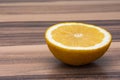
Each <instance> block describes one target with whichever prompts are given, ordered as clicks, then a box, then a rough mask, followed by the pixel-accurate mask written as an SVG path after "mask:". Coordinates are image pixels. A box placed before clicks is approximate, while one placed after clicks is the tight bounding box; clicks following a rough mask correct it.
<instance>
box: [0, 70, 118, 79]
mask: <svg viewBox="0 0 120 80" xmlns="http://www.w3.org/2000/svg"><path fill="white" fill-rule="evenodd" d="M77 78H79V79H80V78H81V79H87V80H91V79H92V80H96V79H102V80H105V79H109V80H112V79H114V80H115V79H119V78H120V76H119V73H117V74H116V73H115V72H113V73H112V75H104V74H103V75H102V74H94V75H85V74H83V75H80V74H74V75H71V74H62V75H61V74H49V75H20V76H19V75H18V76H5V77H0V79H1V80H18V79H19V80H31V79H32V80H33V79H35V80H36V79H47V80H48V79H50V80H61V79H62V80H66V79H67V80H69V79H74V80H76V79H77Z"/></svg>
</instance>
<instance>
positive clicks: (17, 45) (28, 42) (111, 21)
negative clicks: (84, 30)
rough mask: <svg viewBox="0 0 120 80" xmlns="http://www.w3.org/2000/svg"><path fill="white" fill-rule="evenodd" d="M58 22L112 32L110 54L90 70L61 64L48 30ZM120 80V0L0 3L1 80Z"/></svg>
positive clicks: (3, 0)
mask: <svg viewBox="0 0 120 80" xmlns="http://www.w3.org/2000/svg"><path fill="white" fill-rule="evenodd" d="M59 22H84V23H90V24H95V25H98V26H100V27H103V28H105V29H107V30H108V31H110V32H111V34H112V36H113V42H112V45H111V47H110V49H109V50H108V51H107V53H106V54H105V55H104V56H103V57H102V58H100V59H99V60H97V61H95V62H93V63H90V64H88V65H84V66H79V67H73V66H68V65H65V64H63V63H61V62H59V61H58V60H57V59H55V58H54V57H53V55H52V54H51V53H50V51H49V50H48V48H47V46H46V44H45V40H44V32H45V30H46V29H47V28H48V27H49V26H51V25H53V24H56V23H59ZM24 79H25V80H26V79H27V80H33V79H35V80H48V79H50V80H82V79H83V80H96V79H97V80H120V0H0V80H24Z"/></svg>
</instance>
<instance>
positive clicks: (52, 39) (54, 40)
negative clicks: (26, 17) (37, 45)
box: [45, 22, 112, 65]
mask: <svg viewBox="0 0 120 80" xmlns="http://www.w3.org/2000/svg"><path fill="white" fill-rule="evenodd" d="M45 39H46V43H47V44H48V47H49V49H50V51H51V52H52V53H53V55H54V56H55V57H56V58H57V59H59V60H61V61H62V62H64V63H66V64H70V65H84V64H88V63H90V62H92V61H95V60H96V59H98V58H100V57H101V56H102V55H103V54H104V53H105V52H106V51H107V49H108V48H109V46H110V44H111V41H112V36H111V34H110V33H109V32H108V31H106V30H105V29H103V28H100V27H97V26H95V25H90V24H84V23H74V22H68V23H59V24H56V25H53V26H51V27H50V28H48V30H47V31H46V33H45Z"/></svg>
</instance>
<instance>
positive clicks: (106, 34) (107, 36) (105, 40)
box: [45, 23, 111, 50]
mask: <svg viewBox="0 0 120 80" xmlns="http://www.w3.org/2000/svg"><path fill="white" fill-rule="evenodd" d="M65 25H66V26H67V25H76V23H61V24H58V25H54V26H52V27H50V28H49V30H48V31H47V32H46V35H45V36H46V38H47V40H48V41H49V42H51V43H52V44H55V45H56V46H59V47H62V48H66V49H73V50H90V49H97V48H100V47H103V46H104V45H106V44H108V43H109V42H110V40H111V35H110V34H109V32H107V31H106V30H104V29H102V28H99V27H96V26H94V25H88V24H83V23H77V25H80V26H86V27H91V28H96V29H98V30H99V31H100V32H101V33H103V34H104V38H103V40H102V42H101V43H99V44H96V45H94V46H90V47H71V46H67V45H63V44H61V43H59V42H57V41H55V40H54V39H53V38H52V35H51V33H52V31H53V30H55V29H57V28H58V27H61V26H65ZM75 36H76V37H81V36H82V34H81V35H80V34H78V35H75Z"/></svg>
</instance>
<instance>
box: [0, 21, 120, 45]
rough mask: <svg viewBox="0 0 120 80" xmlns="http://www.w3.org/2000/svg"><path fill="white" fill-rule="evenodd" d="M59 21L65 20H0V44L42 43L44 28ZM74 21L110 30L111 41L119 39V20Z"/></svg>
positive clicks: (43, 41)
mask: <svg viewBox="0 0 120 80" xmlns="http://www.w3.org/2000/svg"><path fill="white" fill-rule="evenodd" d="M60 22H66V21H24V22H22V21H21V22H20V21H19V22H0V46H10V45H11V46H12V45H34V44H44V43H45V40H44V33H45V31H46V29H47V28H48V27H49V26H51V25H53V24H56V23H60ZM69 22H70V21H69ZM74 22H84V23H89V24H94V25H98V26H100V27H103V28H105V29H107V30H108V31H110V32H111V34H112V35H113V41H120V36H119V35H120V28H119V26H120V23H119V22H120V20H81V21H74Z"/></svg>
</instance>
